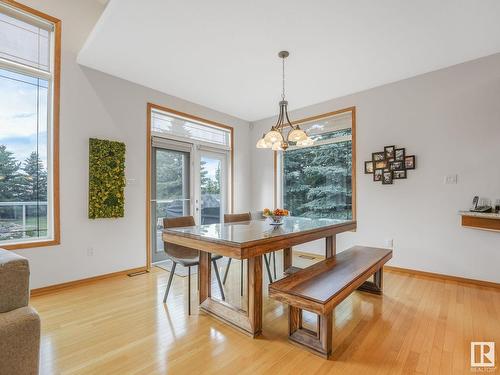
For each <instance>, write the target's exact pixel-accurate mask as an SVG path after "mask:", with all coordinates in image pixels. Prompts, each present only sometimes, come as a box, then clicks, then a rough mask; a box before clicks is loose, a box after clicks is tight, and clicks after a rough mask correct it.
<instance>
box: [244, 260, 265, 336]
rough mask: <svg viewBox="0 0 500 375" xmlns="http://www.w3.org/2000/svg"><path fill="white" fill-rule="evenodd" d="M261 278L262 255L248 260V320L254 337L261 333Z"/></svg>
mask: <svg viewBox="0 0 500 375" xmlns="http://www.w3.org/2000/svg"><path fill="white" fill-rule="evenodd" d="M264 256H265V255H264ZM262 277H263V275H262V255H259V256H256V257H254V258H249V259H248V320H249V322H250V326H251V327H252V331H253V332H252V333H253V334H254V335H258V334H260V333H261V331H262Z"/></svg>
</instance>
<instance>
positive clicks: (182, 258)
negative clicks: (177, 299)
mask: <svg viewBox="0 0 500 375" xmlns="http://www.w3.org/2000/svg"><path fill="white" fill-rule="evenodd" d="M194 225H195V223H194V217H193V216H181V217H175V218H164V219H163V227H164V228H179V227H191V226H194ZM163 247H164V250H165V254H166V256H167V258H168V259H170V260H171V261H172V263H173V265H172V269H171V270H170V276H169V278H168V283H167V289H166V290H165V295H164V296H163V303H166V302H167V297H168V292H169V290H170V286H171V285H172V279H173V278H174V273H175V268H176V267H177V264H180V265H182V266H184V267H187V269H188V314H189V315H191V267H193V266H198V265H199V263H200V253H199V251H198V250H195V249H191V248H189V247H184V246H181V245H175V244H170V243H166V242H163ZM221 258H222V256H221V255H212V263H213V266H214V272H215V277H216V278H217V283H218V284H219V289H220V294H221V298H222V300H223V301H224V300H225V299H226V297H225V295H224V289H223V288H222V283H221V280H220V275H219V269H218V268H217V260H219V259H221ZM198 280H199V277H198Z"/></svg>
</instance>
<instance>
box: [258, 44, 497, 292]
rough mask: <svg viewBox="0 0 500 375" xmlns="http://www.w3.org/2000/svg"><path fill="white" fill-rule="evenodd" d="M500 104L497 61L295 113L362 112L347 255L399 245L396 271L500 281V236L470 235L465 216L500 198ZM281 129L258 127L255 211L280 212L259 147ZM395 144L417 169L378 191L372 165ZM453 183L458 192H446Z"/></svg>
mask: <svg viewBox="0 0 500 375" xmlns="http://www.w3.org/2000/svg"><path fill="white" fill-rule="evenodd" d="M388 63H390V62H388ZM291 79H293V77H292V78H291ZM288 96H289V101H290V103H292V104H293V92H289V93H288ZM499 103H500V54H497V55H493V56H490V57H486V58H482V59H479V60H476V61H472V62H468V63H465V64H460V65H457V66H454V67H450V68H447V69H443V70H440V71H436V72H432V73H429V74H425V75H422V76H418V77H414V78H411V79H407V80H403V81H400V82H396V83H393V84H389V85H385V86H382V87H378V88H375V89H371V90H368V91H364V92H360V93H357V94H354V95H350V96H346V97H342V98H339V99H335V100H331V101H328V102H324V103H320V104H317V105H313V106H310V107H307V108H303V109H300V110H297V111H293V112H291V118H292V119H301V118H305V117H308V116H312V115H317V114H321V113H325V112H330V111H333V110H337V109H341V108H345V107H350V106H356V108H357V171H358V172H357V189H358V192H357V205H358V211H357V219H358V230H357V232H356V233H347V234H343V235H340V236H339V240H338V246H339V248H340V249H345V248H347V247H349V246H351V245H353V244H366V245H373V246H384V245H385V240H386V239H394V257H393V260H392V261H391V263H390V264H392V265H394V266H399V267H405V268H412V269H417V270H424V271H428V272H436V273H443V274H448V275H455V276H461V277H466V278H473V279H479V280H488V281H493V282H500V272H499V270H498V265H499V264H500V234H499V233H493V232H486V231H479V230H472V229H465V228H462V227H461V226H460V222H459V216H458V215H457V212H458V210H460V209H467V208H468V207H469V206H470V203H471V201H472V197H473V196H474V195H480V196H484V197H489V198H491V199H500V166H499V165H500V164H499V161H500V105H499ZM273 121H274V119H267V120H262V121H258V122H256V123H254V124H252V132H251V134H252V136H251V142H252V145H251V154H252V173H253V180H254V181H258V183H257V182H256V183H255V185H254V186H253V194H252V195H253V198H254V200H253V205H252V206H253V209H262V207H266V206H267V207H269V206H272V204H273V186H272V181H273V160H272V153H271V152H270V151H269V150H257V149H255V148H254V147H255V146H254V143H255V142H256V141H257V139H258V138H259V137H260V136H261V135H262V133H263V131H265V130H267V129H268V128H269V126H270V125H271V124H272V123H273ZM393 144H395V145H397V146H399V147H406V150H407V152H408V153H409V154H414V155H416V157H417V169H416V170H413V171H409V172H408V179H407V180H400V181H396V182H395V183H394V185H381V184H380V183H374V182H372V177H371V175H365V174H364V173H363V170H364V169H363V168H364V161H365V160H369V159H370V158H371V153H372V152H375V151H381V150H383V146H386V145H393ZM449 174H458V184H456V185H445V184H444V177H445V175H449ZM304 249H305V250H307V251H312V252H322V251H323V243H315V244H314V245H312V246H311V245H309V246H306V247H303V248H302V250H304Z"/></svg>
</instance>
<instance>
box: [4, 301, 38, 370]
mask: <svg viewBox="0 0 500 375" xmlns="http://www.w3.org/2000/svg"><path fill="white" fill-rule="evenodd" d="M39 356H40V317H39V316H38V313H37V312H36V310H35V309H33V308H32V307H29V306H26V307H21V308H20V309H16V310H12V311H9V312H6V313H2V314H0V374H16V375H32V374H33V375H38V363H39Z"/></svg>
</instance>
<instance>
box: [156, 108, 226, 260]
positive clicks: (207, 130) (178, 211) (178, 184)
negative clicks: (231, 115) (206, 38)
mask: <svg viewBox="0 0 500 375" xmlns="http://www.w3.org/2000/svg"><path fill="white" fill-rule="evenodd" d="M150 110H151V112H150V116H151V117H150V123H151V147H152V148H151V172H150V173H151V189H150V192H149V193H150V196H151V202H150V211H151V216H150V217H149V219H150V222H151V225H150V227H151V232H150V233H151V249H150V251H151V260H152V262H153V263H155V262H160V261H162V260H164V259H165V258H166V257H165V254H164V246H163V239H162V234H163V219H164V218H166V217H167V218H170V217H179V216H188V215H192V216H193V217H194V220H195V222H196V224H201V225H203V224H213V223H220V222H222V221H223V219H224V213H226V212H230V211H231V207H230V200H229V196H231V189H232V186H231V185H230V184H229V181H231V162H232V159H231V155H232V153H231V147H232V128H230V127H227V126H225V125H217V124H215V123H213V122H205V121H203V120H201V119H199V118H191V117H190V116H188V115H181V114H179V113H175V114H173V113H169V112H168V111H164V110H162V109H159V108H150Z"/></svg>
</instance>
